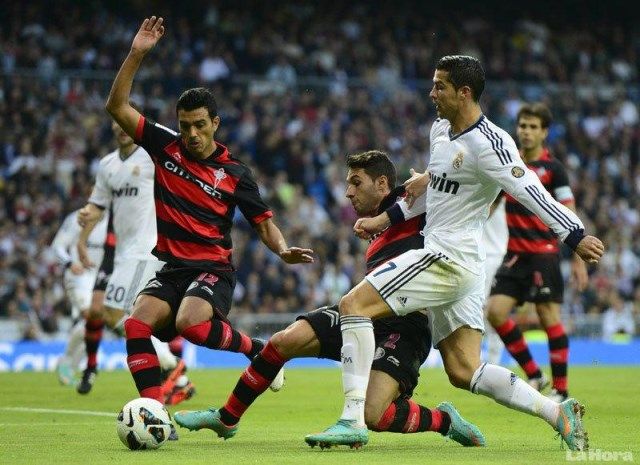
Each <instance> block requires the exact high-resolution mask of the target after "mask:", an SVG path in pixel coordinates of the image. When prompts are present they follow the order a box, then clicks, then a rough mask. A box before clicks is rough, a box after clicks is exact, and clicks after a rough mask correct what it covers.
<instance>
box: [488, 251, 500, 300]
mask: <svg viewBox="0 0 640 465" xmlns="http://www.w3.org/2000/svg"><path fill="white" fill-rule="evenodd" d="M503 259H504V257H503V256H497V255H487V259H486V260H485V262H484V276H485V279H484V291H485V292H484V293H485V295H486V296H488V295H489V293H490V292H491V286H493V279H494V277H495V276H496V272H497V271H498V268H500V265H502V261H503Z"/></svg>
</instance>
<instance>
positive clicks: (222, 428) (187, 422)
mask: <svg viewBox="0 0 640 465" xmlns="http://www.w3.org/2000/svg"><path fill="white" fill-rule="evenodd" d="M173 418H174V420H175V421H176V423H177V424H179V425H180V426H182V427H183V428H187V429H188V430H190V431H198V430H200V429H203V428H207V429H210V430H212V431H214V432H215V433H216V434H217V435H218V437H219V438H222V439H225V440H227V439H229V438H232V437H233V436H235V435H236V432H237V431H238V426H237V425H232V426H228V425H225V424H224V423H223V422H222V420H221V419H220V411H219V410H216V409H209V410H197V411H182V412H176V413H175V414H174V415H173Z"/></svg>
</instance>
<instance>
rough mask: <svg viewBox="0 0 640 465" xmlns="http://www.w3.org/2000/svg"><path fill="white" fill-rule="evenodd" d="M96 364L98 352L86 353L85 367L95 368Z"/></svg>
mask: <svg viewBox="0 0 640 465" xmlns="http://www.w3.org/2000/svg"><path fill="white" fill-rule="evenodd" d="M97 366H98V353H97V352H91V353H90V354H87V368H95V367H97Z"/></svg>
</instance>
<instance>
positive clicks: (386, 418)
mask: <svg viewBox="0 0 640 465" xmlns="http://www.w3.org/2000/svg"><path fill="white" fill-rule="evenodd" d="M395 417H396V404H395V403H393V402H391V403H390V404H389V406H388V407H387V410H385V411H384V413H383V414H382V418H380V421H379V422H378V424H377V425H376V430H378V431H387V430H388V429H389V426H391V423H393V420H394V419H395Z"/></svg>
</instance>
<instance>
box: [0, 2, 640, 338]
mask: <svg viewBox="0 0 640 465" xmlns="http://www.w3.org/2000/svg"><path fill="white" fill-rule="evenodd" d="M2 3H3V10H4V12H5V13H4V14H3V15H2V19H0V79H1V81H0V317H10V318H18V319H24V320H25V321H29V322H31V323H32V326H36V327H37V328H38V331H41V332H45V333H46V332H55V331H56V329H57V326H58V323H57V321H58V318H59V316H60V315H64V314H66V312H68V303H67V302H66V300H65V297H64V292H63V288H62V284H61V279H60V275H61V270H60V269H58V267H57V266H56V264H55V261H54V259H53V256H52V254H51V251H50V250H49V248H48V245H49V244H50V241H51V239H52V237H53V235H54V234H55V232H56V230H57V228H58V227H59V225H60V223H61V220H62V218H63V217H64V215H65V214H67V213H69V212H70V211H72V210H74V209H76V208H78V207H80V206H82V205H83V204H84V202H85V201H86V198H87V196H88V193H89V192H90V189H91V186H92V183H93V176H94V174H95V169H96V166H97V161H98V160H99V159H100V157H102V156H103V155H105V154H106V153H108V152H110V151H112V150H113V149H114V148H115V143H114V141H113V138H112V134H111V130H110V121H109V120H108V117H107V114H106V112H105V111H104V109H103V107H104V102H105V99H106V95H107V92H108V89H109V87H110V84H111V80H112V79H113V76H114V73H115V70H116V69H117V68H118V66H119V65H120V63H121V62H122V60H123V59H124V57H125V55H126V53H127V51H128V49H129V46H130V41H131V39H132V37H133V34H134V33H135V31H136V30H137V28H138V26H139V23H140V21H141V18H143V17H144V16H145V15H150V14H152V13H153V14H160V15H163V16H164V17H165V24H166V33H165V37H163V39H162V40H161V42H160V43H159V45H158V46H157V47H156V49H155V50H154V51H153V52H152V53H151V54H150V56H148V57H147V59H146V61H145V62H144V64H143V66H142V68H141V70H140V72H139V75H138V78H137V80H136V84H135V85H134V89H133V93H132V96H133V99H134V100H135V101H136V102H137V103H138V104H140V105H141V106H142V107H143V108H144V109H145V113H146V114H147V115H149V116H151V117H152V118H154V119H157V120H158V121H160V122H161V123H163V124H165V125H167V126H175V113H174V105H175V101H176V98H177V96H178V95H179V93H180V92H181V91H182V90H183V89H185V88H187V87H193V86H196V85H204V86H209V87H211V88H213V89H214V92H215V93H216V96H217V99H218V106H219V108H220V116H221V118H222V124H221V128H220V130H219V131H218V133H217V139H218V140H220V141H221V142H222V143H225V144H227V145H228V146H229V148H230V150H231V152H232V153H233V154H234V156H236V157H237V158H240V159H241V160H243V161H244V162H246V163H248V164H249V165H250V166H252V168H253V169H254V172H255V174H256V176H257V178H258V181H259V185H260V187H261V190H262V194H263V196H264V197H265V199H266V200H267V201H268V202H269V203H270V205H271V206H272V207H273V208H274V210H275V212H276V216H275V220H276V222H277V224H278V225H279V226H280V227H281V228H282V230H283V232H284V234H285V237H287V238H288V241H289V244H290V245H297V246H303V247H311V248H313V249H314V250H315V252H316V254H317V256H316V262H315V264H314V265H312V266H302V265H298V266H293V267H291V266H284V265H283V264H282V263H280V261H279V260H278V259H277V258H276V257H275V256H274V255H273V254H271V253H270V252H269V251H268V250H266V248H265V247H264V246H263V245H261V244H260V243H259V242H258V241H257V239H256V235H255V234H254V233H253V232H252V231H251V230H250V228H249V226H248V225H247V223H246V221H244V220H243V219H242V218H241V217H240V216H238V218H237V225H236V228H235V231H234V246H235V252H234V257H235V264H236V267H237V269H238V278H239V279H238V286H237V289H236V295H235V300H236V302H235V306H234V309H233V311H232V312H233V313H235V314H242V313H249V312H253V313H272V312H300V311H306V310H311V309H313V308H316V307H318V306H321V305H324V304H328V303H334V302H337V300H338V299H339V297H340V296H341V295H343V294H344V293H345V291H347V290H348V289H350V288H351V286H352V285H353V284H354V283H356V282H358V281H359V280H360V279H361V277H362V276H363V273H364V266H363V254H362V252H363V251H364V250H365V248H366V243H363V242H361V241H359V240H357V239H356V238H355V237H354V235H353V234H352V233H351V226H352V224H353V222H354V220H355V215H354V212H353V210H352V208H351V205H350V203H349V202H348V201H347V200H346V198H345V197H344V193H345V190H346V185H345V181H344V179H345V167H344V159H345V155H346V154H349V153H354V152H357V151H362V150H367V149H372V148H376V149H383V150H385V151H387V152H388V153H389V154H390V155H391V157H392V158H393V160H394V161H395V162H396V164H397V167H398V171H399V173H398V174H399V176H398V177H399V180H404V179H405V178H407V177H408V176H409V173H408V170H409V168H411V167H414V168H416V169H424V167H425V166H426V165H425V163H426V160H427V157H428V143H429V141H428V135H429V128H430V126H431V123H432V122H433V120H434V118H435V113H434V109H433V107H432V105H431V103H430V101H429V99H428V96H427V94H428V90H429V88H430V79H431V76H432V74H433V67H434V64H435V62H436V60H437V59H438V58H439V57H441V56H442V55H446V54H470V55H474V56H476V57H478V58H480V59H481V60H482V61H483V63H484V66H485V69H486V73H487V78H488V85H487V89H486V90H485V95H484V97H483V101H482V104H483V108H484V110H485V113H486V114H487V115H488V117H489V118H491V119H492V120H493V121H494V122H496V123H497V124H499V125H501V126H502V127H504V128H505V129H507V130H509V131H510V132H511V133H512V134H515V127H514V123H515V121H514V118H515V115H516V113H517V111H518V108H519V106H520V105H521V104H522V103H523V102H525V101H533V100H541V101H545V102H546V103H547V104H548V105H549V106H550V107H551V109H552V112H553V114H554V122H553V125H552V127H551V129H550V135H549V146H550V149H551V151H552V153H553V154H554V156H556V157H557V158H558V159H560V160H561V161H562V162H564V163H565V164H566V166H567V168H568V171H569V173H570V178H571V184H572V187H573V190H574V193H575V195H576V199H577V205H578V208H579V214H580V216H581V218H583V220H585V223H586V226H587V230H588V231H589V232H590V233H593V234H596V235H598V236H599V237H601V238H602V239H603V240H604V242H605V244H606V246H607V253H606V255H605V257H604V258H603V260H602V262H601V263H600V264H599V265H598V266H597V267H593V268H592V269H591V270H590V271H591V280H590V286H589V288H588V289H587V290H586V291H585V292H582V293H576V292H573V291H572V289H571V287H570V284H569V283H568V285H567V292H566V294H565V305H564V311H565V313H566V317H567V321H568V322H569V328H575V327H578V326H579V325H580V323H581V321H583V319H585V318H588V315H598V314H602V313H605V314H607V315H612V318H609V320H611V321H616V318H617V317H616V315H618V314H620V315H623V314H624V315H626V316H621V317H620V319H624V318H626V320H625V321H627V322H628V321H629V315H630V318H631V321H633V319H634V317H635V318H636V319H637V318H638V317H639V316H640V213H639V210H638V208H639V202H640V163H639V161H640V160H639V158H640V118H639V113H638V103H639V102H640V85H639V84H638V82H639V80H638V73H639V72H640V32H638V30H637V29H634V28H633V27H632V26H631V25H630V24H629V23H625V21H624V19H621V18H611V17H608V16H607V13H608V11H606V12H605V11H600V10H599V9H598V8H596V7H594V8H592V9H589V8H585V9H584V11H581V12H577V13H576V12H572V16H571V17H568V16H566V17H564V18H563V17H562V14H561V13H562V12H554V11H553V9H551V10H549V11H547V12H546V13H547V14H548V17H547V18H545V19H540V18H536V17H535V15H531V14H524V12H521V13H522V14H521V15H520V16H514V15H515V13H514V12H508V11H503V12H502V13H500V11H498V10H495V11H497V12H496V13H495V15H494V17H492V18H487V17H485V16H482V15H481V14H479V13H478V14H471V13H473V12H470V14H469V15H468V16H467V19H464V18H462V17H460V18H457V19H452V18H450V17H449V16H448V13H447V12H446V11H444V10H443V11H438V10H437V9H431V8H430V9H429V10H424V11H422V10H421V9H420V8H421V7H420V6H417V7H415V8H398V7H397V5H396V4H395V3H386V2H381V5H376V7H374V6H373V3H372V4H368V3H366V2H349V4H348V5H347V4H346V3H345V5H343V6H339V5H338V6H336V5H331V6H329V5H330V4H329V3H326V4H325V3H324V2H317V3H318V4H317V5H316V4H315V3H313V2H295V4H293V3H294V2H290V3H291V4H290V3H288V2H280V1H275V2H268V3H267V2H233V3H232V2H217V3H216V6H204V4H203V3H198V4H193V5H183V6H182V7H181V10H180V11H177V12H176V11H174V10H175V7H173V6H172V4H171V3H170V2H155V4H157V5H156V6H157V9H156V10H155V11H146V10H144V9H142V8H141V7H140V5H141V4H142V3H143V2H136V1H133V2H130V5H129V7H128V8H127V9H125V8H123V6H122V4H120V3H118V2H109V1H107V2H98V1H96V0H90V1H86V2H83V3H82V4H80V3H78V2H72V1H56V2H47V1H37V2H12V3H11V4H8V2H2ZM323 5H324V6H323ZM409 5H412V3H409ZM594 5H595V4H594ZM396 10H399V11H396ZM489 10H491V9H490V8H489ZM556 13H557V14H556ZM507 15H510V16H508V17H509V18H510V19H509V20H508V21H507V20H506V17H507ZM567 19H570V21H567ZM567 254H568V252H567V251H565V255H567ZM565 271H566V269H565ZM565 275H566V276H568V273H565ZM233 313H232V314H233ZM609 320H607V321H609ZM620 327H621V328H623V329H621V330H617V329H616V330H614V334H615V333H616V332H620V331H623V332H627V333H628V332H629V331H630V329H629V328H630V326H629V324H628V323H627V324H626V325H620ZM632 327H633V325H631V328H632ZM605 332H606V331H605ZM32 336H33V334H32V332H31V333H29V337H32Z"/></svg>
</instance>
